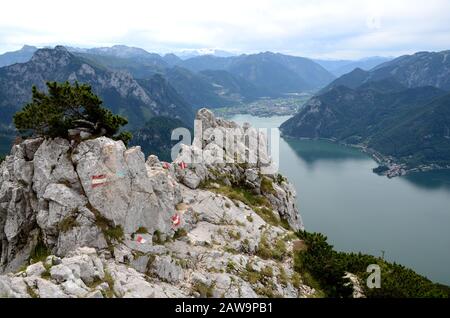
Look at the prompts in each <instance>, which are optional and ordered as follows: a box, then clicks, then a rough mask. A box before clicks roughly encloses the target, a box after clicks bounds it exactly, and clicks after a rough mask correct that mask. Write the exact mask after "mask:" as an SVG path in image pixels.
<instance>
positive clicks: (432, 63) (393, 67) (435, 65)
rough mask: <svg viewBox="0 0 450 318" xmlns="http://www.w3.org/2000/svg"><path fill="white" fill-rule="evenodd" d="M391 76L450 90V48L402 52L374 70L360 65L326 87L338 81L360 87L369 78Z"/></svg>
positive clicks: (405, 82) (413, 84)
mask: <svg viewBox="0 0 450 318" xmlns="http://www.w3.org/2000/svg"><path fill="white" fill-rule="evenodd" d="M389 77H392V78H394V79H395V80H396V81H398V82H399V83H401V84H403V85H405V86H406V87H420V86H427V85H429V86H435V87H438V88H441V89H444V90H450V51H442V52H419V53H416V54H413V55H405V56H401V57H399V58H396V59H394V60H392V61H389V62H386V63H383V64H381V65H378V66H376V67H375V68H374V69H372V70H370V71H363V70H361V69H356V70H354V71H353V72H351V73H349V74H346V75H344V76H342V77H340V78H338V79H336V80H335V81H334V82H332V83H331V84H330V85H329V86H328V87H327V88H326V89H329V88H331V87H336V86H338V85H346V86H349V87H357V86H359V85H362V84H363V83H365V82H370V81H377V80H381V79H385V78H389ZM349 83H351V84H349Z"/></svg>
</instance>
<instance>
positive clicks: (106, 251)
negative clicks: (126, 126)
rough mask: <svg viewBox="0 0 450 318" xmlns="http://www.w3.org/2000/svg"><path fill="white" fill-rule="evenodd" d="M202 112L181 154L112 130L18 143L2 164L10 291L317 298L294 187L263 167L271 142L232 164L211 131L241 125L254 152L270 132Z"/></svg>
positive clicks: (4, 286)
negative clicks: (298, 235) (302, 260)
mask: <svg viewBox="0 0 450 318" xmlns="http://www.w3.org/2000/svg"><path fill="white" fill-rule="evenodd" d="M197 119H199V120H201V121H202V125H201V126H202V127H201V128H202V131H203V137H202V136H201V135H200V133H199V130H198V129H197V130H196V133H195V138H194V143H193V145H192V146H183V147H182V149H181V152H180V154H179V156H178V158H177V159H176V160H175V162H173V163H165V162H160V161H159V159H158V158H157V157H156V156H149V158H148V159H147V160H146V159H145V157H144V154H143V153H142V152H141V150H140V147H133V148H131V149H126V147H125V146H124V144H123V143H122V142H120V141H113V140H111V139H108V138H104V137H102V138H97V139H91V140H85V141H82V142H80V143H77V142H75V141H68V140H63V139H46V140H44V139H29V140H25V141H23V142H21V143H17V144H16V145H14V146H13V148H12V150H11V154H10V155H9V156H7V157H6V160H5V161H4V162H3V163H2V164H1V166H0V185H1V186H0V248H1V249H0V251H1V259H0V271H1V272H2V273H3V274H2V275H1V276H0V296H2V297H193V296H194V297H199V296H209V297H264V296H269V297H271V296H282V297H307V296H311V295H314V293H315V291H314V290H313V289H312V288H310V287H308V286H306V285H304V283H303V281H302V278H301V277H300V276H299V275H298V274H297V273H295V272H294V270H293V264H292V258H291V256H290V254H291V252H292V249H293V248H294V245H296V244H295V242H296V239H295V235H294V231H296V230H298V229H302V228H303V225H302V222H301V219H300V216H299V212H298V209H297V207H296V203H295V195H296V194H295V190H294V188H293V186H292V185H291V184H290V183H289V182H288V181H287V180H286V179H285V178H284V177H282V176H280V175H278V174H276V173H274V174H270V175H265V174H262V173H261V172H262V169H264V168H265V166H266V165H267V153H266V152H264V151H261V155H262V157H263V159H264V160H265V162H263V161H264V160H261V159H258V160H257V161H256V162H255V163H253V164H240V163H220V162H219V161H220V160H218V158H219V154H220V151H219V150H224V152H223V153H224V154H225V156H230V154H229V153H227V152H226V149H224V148H222V149H220V148H221V146H220V143H218V141H217V139H214V138H213V136H212V135H208V133H207V132H208V131H210V130H208V128H217V129H219V130H221V129H227V128H234V129H237V131H239V132H240V133H241V134H240V135H238V138H237V146H238V148H239V149H240V150H242V151H243V152H244V153H245V152H246V153H248V152H249V151H251V149H249V148H248V146H247V144H246V142H245V141H246V140H248V139H251V138H260V137H261V135H260V134H258V132H257V131H256V130H253V129H252V128H251V127H249V126H248V125H246V126H244V127H239V126H238V125H236V124H235V123H233V122H228V121H225V120H221V119H216V118H215V117H214V115H213V114H212V113H211V112H210V111H208V110H206V109H202V110H200V111H199V112H198V114H197ZM197 128H198V127H197ZM200 153H202V155H203V158H209V160H206V161H205V160H203V161H193V160H192V159H193V157H194V156H197V155H199V154H200ZM258 158H261V156H260V157H258ZM192 162H196V163H192ZM269 163H270V162H269Z"/></svg>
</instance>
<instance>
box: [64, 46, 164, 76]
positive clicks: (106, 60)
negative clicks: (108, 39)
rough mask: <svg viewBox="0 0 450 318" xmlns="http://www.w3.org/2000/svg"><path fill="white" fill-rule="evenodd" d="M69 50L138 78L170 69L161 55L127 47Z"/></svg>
mask: <svg viewBox="0 0 450 318" xmlns="http://www.w3.org/2000/svg"><path fill="white" fill-rule="evenodd" d="M68 50H69V51H70V52H72V53H74V54H75V55H78V56H82V57H84V58H86V59H89V60H91V61H93V62H94V63H98V64H102V65H104V66H107V67H109V68H111V69H114V70H126V71H129V72H130V73H132V74H133V76H134V77H138V78H145V77H148V76H149V74H150V75H153V74H154V73H156V72H157V71H160V70H162V69H164V68H166V67H169V64H168V63H167V62H166V61H165V60H164V59H163V58H162V57H161V56H160V55H158V54H156V53H149V52H147V51H145V50H144V49H140V48H135V47H129V46H125V45H115V46H112V47H101V48H92V49H78V48H69V49H68Z"/></svg>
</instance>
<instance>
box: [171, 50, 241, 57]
mask: <svg viewBox="0 0 450 318" xmlns="http://www.w3.org/2000/svg"><path fill="white" fill-rule="evenodd" d="M173 53H174V54H175V55H177V56H178V57H180V58H181V59H183V60H187V59H190V58H193V57H197V56H203V55H212V56H217V57H232V56H236V54H234V53H231V52H227V51H224V50H218V49H193V50H183V51H179V52H173Z"/></svg>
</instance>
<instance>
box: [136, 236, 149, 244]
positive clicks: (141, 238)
mask: <svg viewBox="0 0 450 318" xmlns="http://www.w3.org/2000/svg"><path fill="white" fill-rule="evenodd" d="M136 242H138V243H139V244H144V243H145V242H147V241H146V240H145V239H144V238H143V237H142V236H140V235H138V237H137V239H136Z"/></svg>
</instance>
